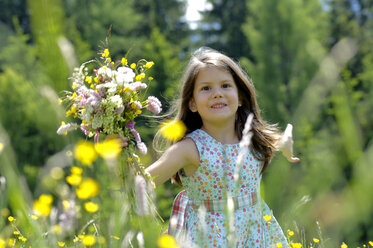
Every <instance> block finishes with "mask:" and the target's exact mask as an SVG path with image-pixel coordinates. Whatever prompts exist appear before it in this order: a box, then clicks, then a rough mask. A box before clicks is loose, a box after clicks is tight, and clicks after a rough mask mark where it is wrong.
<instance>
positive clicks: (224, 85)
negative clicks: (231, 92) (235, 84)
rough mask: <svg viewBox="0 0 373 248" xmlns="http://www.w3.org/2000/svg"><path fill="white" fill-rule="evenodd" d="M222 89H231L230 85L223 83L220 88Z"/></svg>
mask: <svg viewBox="0 0 373 248" xmlns="http://www.w3.org/2000/svg"><path fill="white" fill-rule="evenodd" d="M221 87H222V88H230V87H232V86H231V85H230V84H228V83H224V84H222V86H221Z"/></svg>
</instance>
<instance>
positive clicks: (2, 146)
mask: <svg viewBox="0 0 373 248" xmlns="http://www.w3.org/2000/svg"><path fill="white" fill-rule="evenodd" d="M3 149H4V144H3V143H1V142H0V153H1V152H2V151H3Z"/></svg>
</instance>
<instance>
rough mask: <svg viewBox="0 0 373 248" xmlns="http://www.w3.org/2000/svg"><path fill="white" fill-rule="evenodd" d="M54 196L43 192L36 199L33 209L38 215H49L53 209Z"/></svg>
mask: <svg viewBox="0 0 373 248" xmlns="http://www.w3.org/2000/svg"><path fill="white" fill-rule="evenodd" d="M52 202H53V196H51V195H46V194H42V195H40V197H39V199H37V200H36V201H34V206H33V209H34V211H35V214H36V215H37V216H43V217H47V216H49V214H50V212H51V210H52Z"/></svg>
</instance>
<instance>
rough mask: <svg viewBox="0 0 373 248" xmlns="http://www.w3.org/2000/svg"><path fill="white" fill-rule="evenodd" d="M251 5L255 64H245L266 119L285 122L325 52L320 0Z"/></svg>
mask: <svg viewBox="0 0 373 248" xmlns="http://www.w3.org/2000/svg"><path fill="white" fill-rule="evenodd" d="M248 6H249V12H250V13H251V15H250V16H249V17H248V19H247V22H246V24H245V25H244V27H243V31H244V32H245V34H246V37H247V39H248V40H249V43H250V46H251V49H252V54H253V61H254V62H253V63H248V61H247V60H245V59H243V60H242V62H243V64H244V65H245V66H247V67H248V68H247V69H248V71H249V74H250V76H251V77H252V78H253V80H254V84H255V86H256V88H257V90H258V92H259V102H260V104H261V106H262V108H263V109H264V116H265V117H267V118H266V119H269V120H272V121H276V122H283V121H284V120H288V119H289V117H290V114H291V113H292V112H293V111H294V107H295V106H297V105H298V103H299V101H300V97H301V95H302V92H303V90H304V89H305V87H306V86H307V84H308V83H309V81H310V80H311V78H312V77H313V75H314V74H315V72H316V69H317V62H318V61H320V59H321V58H322V56H323V54H324V52H323V51H324V50H325V48H324V47H323V40H322V39H325V36H323V34H325V31H324V28H325V27H324V25H323V21H322V20H325V14H324V13H323V12H322V11H321V6H320V5H319V4H318V1H295V0H286V1H281V2H279V1H275V2H273V1H267V0H265V1H249V2H248ZM314 20H319V21H318V22H315V21H314ZM315 50H316V51H317V52H316V53H315V52H314V51H315ZM269 85H270V87H268V86H269Z"/></svg>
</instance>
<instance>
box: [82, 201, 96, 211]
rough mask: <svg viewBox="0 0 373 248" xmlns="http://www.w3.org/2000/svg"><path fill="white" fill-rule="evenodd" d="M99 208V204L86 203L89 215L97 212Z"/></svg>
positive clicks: (85, 206)
mask: <svg viewBox="0 0 373 248" xmlns="http://www.w3.org/2000/svg"><path fill="white" fill-rule="evenodd" d="M98 208H99V206H98V204H96V203H94V202H91V201H90V202H86V203H84V209H85V210H86V211H87V212H89V213H95V212H97V210H98Z"/></svg>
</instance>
